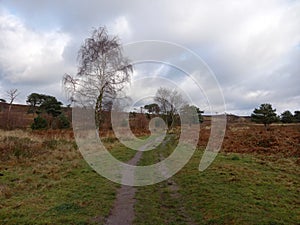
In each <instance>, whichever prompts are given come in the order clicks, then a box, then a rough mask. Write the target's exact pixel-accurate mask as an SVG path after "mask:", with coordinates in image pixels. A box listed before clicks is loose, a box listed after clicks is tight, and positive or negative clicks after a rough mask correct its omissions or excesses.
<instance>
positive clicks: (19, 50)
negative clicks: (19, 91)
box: [0, 12, 70, 84]
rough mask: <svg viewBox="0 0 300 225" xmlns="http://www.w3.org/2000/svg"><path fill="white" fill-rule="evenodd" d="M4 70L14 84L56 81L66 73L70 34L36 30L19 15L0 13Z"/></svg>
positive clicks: (0, 62)
mask: <svg viewBox="0 0 300 225" xmlns="http://www.w3.org/2000/svg"><path fill="white" fill-rule="evenodd" d="M0 33H1V35H0V46H1V48H0V69H1V73H2V75H1V76H2V79H4V80H6V81H8V82H10V83H13V84H18V83H32V84H35V83H50V84H51V83H53V82H57V79H58V78H59V77H61V76H62V74H63V73H64V68H65V66H66V65H64V59H63V57H62V54H63V51H64V47H65V45H66V44H67V43H68V41H69V39H70V38H69V37H68V35H66V34H64V33H63V32H60V31H59V30H50V31H47V32H38V31H34V30H32V29H30V28H28V27H26V25H25V24H24V22H23V21H21V20H20V19H19V18H18V17H16V16H14V15H11V14H9V13H7V12H2V13H1V14H0Z"/></svg>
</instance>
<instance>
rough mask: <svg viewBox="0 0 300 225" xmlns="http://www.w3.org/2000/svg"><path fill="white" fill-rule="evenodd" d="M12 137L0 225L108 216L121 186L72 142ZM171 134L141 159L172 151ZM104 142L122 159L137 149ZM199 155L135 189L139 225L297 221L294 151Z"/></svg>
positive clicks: (0, 176) (3, 171)
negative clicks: (205, 158) (287, 154)
mask: <svg viewBox="0 0 300 225" xmlns="http://www.w3.org/2000/svg"><path fill="white" fill-rule="evenodd" d="M18 135H20V134H18ZM10 136H12V137H4V138H2V139H1V138H0V139H1V140H0V141H1V142H0V151H1V149H2V150H5V149H9V151H8V150H7V151H6V152H5V151H4V153H5V154H8V155H7V157H4V158H3V160H2V161H0V224H103V223H104V221H105V218H107V216H108V214H109V212H110V210H111V208H112V206H113V203H114V200H115V198H116V191H117V189H118V188H119V187H120V185H118V184H115V183H113V182H110V181H108V180H107V179H105V178H103V177H101V176H100V175H99V174H97V173H96V172H95V171H94V170H93V169H92V168H91V167H89V166H88V165H87V163H86V162H85V161H84V160H83V159H82V157H81V155H80V153H79V150H77V149H76V145H75V143H74V141H71V140H60V139H43V138H32V137H31V136H28V135H27V136H26V135H25V136H19V137H18V138H14V134H10ZM144 138H145V137H144ZM167 140H170V142H167V141H165V143H164V144H162V145H160V146H159V147H158V149H156V150H152V151H147V152H144V153H143V157H142V159H141V161H140V162H139V164H140V165H150V164H153V163H155V162H159V161H161V156H164V157H167V156H168V155H170V153H171V152H172V151H173V147H172V146H173V145H174V143H175V144H176V140H175V137H174V136H170V139H167ZM103 141H104V142H105V145H106V147H107V148H108V149H110V151H111V153H112V155H114V156H115V157H116V158H118V159H119V160H121V161H123V162H126V161H127V160H129V159H130V158H132V157H133V155H134V154H135V153H136V151H133V150H129V149H127V148H125V147H123V146H122V145H121V144H119V143H118V142H116V141H115V140H111V139H107V140H103ZM13 143H17V145H13ZM4 153H3V154H2V155H1V156H4ZM202 154H203V150H201V149H197V150H196V152H195V154H194V156H193V157H192V159H191V160H190V161H189V163H188V164H187V165H186V166H185V167H184V168H183V169H182V170H181V171H180V172H179V173H177V174H176V175H175V176H173V177H172V178H171V179H169V180H168V181H164V182H161V183H159V184H155V185H150V186H145V187H138V188H137V189H138V190H137V193H136V200H137V201H136V205H135V211H136V216H135V221H134V223H135V224H298V223H299V221H300V217H299V215H300V208H299V206H300V201H299V194H300V193H299V190H300V176H299V175H300V169H299V164H297V163H296V161H297V159H296V158H280V157H278V156H276V155H269V156H266V155H254V154H251V155H250V154H237V153H234V154H225V153H220V154H218V156H217V158H216V160H215V161H214V162H213V164H212V165H211V166H210V167H209V168H208V169H207V170H205V171H204V172H199V171H198V166H199V162H200V159H201V156H202ZM4 159H5V160H4Z"/></svg>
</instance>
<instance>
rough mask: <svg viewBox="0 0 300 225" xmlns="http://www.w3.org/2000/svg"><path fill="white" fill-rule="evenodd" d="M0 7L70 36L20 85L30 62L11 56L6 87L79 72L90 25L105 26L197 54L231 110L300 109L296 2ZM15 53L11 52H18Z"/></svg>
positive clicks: (33, 25) (32, 0)
mask: <svg viewBox="0 0 300 225" xmlns="http://www.w3.org/2000/svg"><path fill="white" fill-rule="evenodd" d="M2 7H3V8H4V9H6V10H7V11H8V12H9V13H12V14H14V15H15V16H16V17H18V18H20V20H21V21H22V22H23V24H24V27H25V28H26V29H28V30H30V31H32V33H47V32H49V31H50V30H52V31H53V30H56V31H57V32H58V31H59V32H61V33H63V34H65V35H67V36H69V38H70V40H69V41H68V42H65V43H64V45H63V46H62V48H63V52H62V53H61V57H62V58H61V62H60V63H57V64H51V63H45V64H42V63H41V62H38V61H36V62H35V63H36V64H40V65H34V63H33V64H32V67H31V68H33V71H32V72H31V73H30V74H31V76H30V77H23V79H19V82H20V84H17V83H13V84H12V83H11V82H13V77H14V76H16V74H18V73H21V72H20V71H22V70H24V68H28V67H26V65H27V64H26V63H23V64H22V63H19V62H15V64H14V65H15V68H14V73H11V74H10V75H9V76H7V75H3V76H1V82H0V83H1V86H2V87H4V88H6V87H9V86H10V85H12V86H13V85H21V83H23V85H24V87H25V86H26V85H30V83H32V84H34V85H35V87H38V86H42V87H43V89H44V90H47V91H51V89H53V86H51V87H50V86H47V85H46V83H47V82H50V83H51V85H61V84H60V76H62V74H64V73H66V72H67V73H74V72H76V65H77V64H76V56H77V51H78V49H79V47H80V45H81V43H82V41H83V40H84V39H85V38H86V37H87V36H88V35H89V32H90V31H91V29H92V27H97V26H100V25H107V26H108V29H109V31H110V33H114V34H118V35H119V36H120V38H121V39H122V40H123V42H124V43H125V42H131V41H139V40H143V39H159V40H166V41H171V42H176V43H179V44H182V45H183V46H186V47H188V48H189V49H191V50H193V51H194V52H196V53H197V54H198V55H199V56H200V57H201V58H203V59H204V60H205V61H206V62H207V63H208V65H209V66H210V68H211V69H212V70H213V72H215V75H216V77H217V79H218V81H219V83H220V85H221V87H222V88H223V92H224V96H225V100H226V103H227V110H228V111H229V112H239V113H248V114H249V113H250V112H251V109H253V107H257V106H258V105H259V104H260V103H262V102H270V103H274V104H276V107H277V108H278V109H280V110H281V109H283V108H284V107H287V108H291V110H294V109H296V108H299V109H300V103H299V93H300V92H299V85H298V84H299V83H300V82H299V81H300V76H299V72H300V68H299V63H298V62H299V59H300V53H299V52H300V48H299V43H300V31H299V27H300V14H299V10H300V3H299V2H298V1H280V0H271V1H267V0H262V1H250V0H246V1H241V2H238V1H231V0H229V1H189V2H188V3H187V2H182V1H175V2H172V4H171V2H169V1H166V0H165V1H98V0H92V1H88V2H83V1H77V0H76V1H58V0H53V1H38V0H28V1H17V0H4V1H2ZM0 11H1V10H0ZM0 15H1V13H0ZM118 21H121V22H122V21H123V22H124V23H120V24H117V23H118ZM0 23H1V21H0ZM0 32H1V25H0ZM0 39H1V38H0ZM0 45H1V43H0ZM297 46H298V47H297ZM43 51H44V50H43ZM17 52H18V51H16V52H15V53H14V52H13V53H11V55H12V56H13V55H15V56H18V55H17V54H16V53H17ZM4 54H5V55H4ZM7 54H8V53H7V52H4V53H3V56H4V57H6V55H7ZM52 55H53V54H52ZM0 58H1V55H0ZM50 61H51V60H50ZM4 62H5V60H2V59H1V60H0V71H1V70H2V71H7V68H8V65H10V66H12V65H11V64H10V63H5V66H4ZM24 65H25V66H24ZM42 68H45V69H46V70H47V71H42V70H41V69H42ZM165 74H167V73H165ZM170 76H171V75H170ZM17 77H18V76H17ZM9 81H11V82H9ZM21 81H22V82H21ZM203 85H205V82H204V84H203ZM26 87H27V86H26ZM28 87H29V86H28ZM20 88H22V87H21V86H20ZM255 95H256V96H255ZM61 97H62V98H63V95H62V94H61ZM201 101H202V100H201Z"/></svg>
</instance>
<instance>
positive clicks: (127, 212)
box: [105, 138, 161, 225]
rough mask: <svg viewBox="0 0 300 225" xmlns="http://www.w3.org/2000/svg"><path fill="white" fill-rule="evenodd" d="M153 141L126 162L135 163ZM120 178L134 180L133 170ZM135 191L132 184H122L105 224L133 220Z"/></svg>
mask: <svg viewBox="0 0 300 225" xmlns="http://www.w3.org/2000/svg"><path fill="white" fill-rule="evenodd" d="M160 139H161V138H157V139H155V140H154V142H156V141H161V140H160ZM152 144H153V142H149V143H148V144H146V145H145V146H143V147H141V148H140V151H138V152H137V153H136V154H135V156H134V157H133V158H132V159H130V160H129V161H128V162H127V164H130V165H137V163H138V162H139V160H140V159H141V157H142V154H143V150H144V149H146V148H147V147H148V146H150V145H152ZM122 180H127V181H128V180H132V181H133V180H134V171H133V172H132V173H125V172H123V174H122ZM135 192H136V188H135V187H133V186H127V185H122V186H121V188H120V189H119V190H118V192H117V197H116V200H115V203H114V207H113V209H112V211H111V213H110V215H109V217H108V218H107V220H106V223H105V224H106V225H120V224H122V225H131V224H132V222H133V220H134V204H135V198H134V197H135Z"/></svg>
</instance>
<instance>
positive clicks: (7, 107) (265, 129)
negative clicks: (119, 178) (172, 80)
mask: <svg viewBox="0 0 300 225" xmlns="http://www.w3.org/2000/svg"><path fill="white" fill-rule="evenodd" d="M78 56H79V57H78V58H79V70H78V71H79V72H78V73H77V74H75V75H74V76H72V75H69V74H66V75H65V76H64V78H63V81H64V85H65V88H66V91H67V92H68V94H69V97H70V99H69V100H70V101H71V103H72V104H73V105H76V106H84V107H92V109H93V110H94V113H95V124H96V126H95V127H97V129H98V131H99V136H100V139H101V142H102V143H103V144H104V146H105V148H106V149H107V150H108V151H109V152H110V153H111V154H112V155H113V156H114V157H115V158H117V159H119V160H120V161H122V162H125V163H126V162H128V160H130V159H132V158H133V157H134V156H135V155H136V151H135V150H132V149H130V148H127V147H126V146H124V144H122V143H121V142H120V140H119V139H118V138H117V137H116V136H115V134H114V132H113V129H112V124H111V120H110V112H111V111H112V110H113V104H112V103H113V100H115V99H126V98H127V96H126V95H125V94H124V92H123V88H124V85H125V84H126V83H127V82H128V81H129V80H130V75H131V73H132V66H131V65H130V64H129V63H128V60H127V59H126V58H124V57H123V55H122V52H121V45H120V41H119V39H118V38H117V37H110V36H109V35H108V34H107V30H106V29H105V28H98V29H95V30H94V32H93V33H92V35H91V37H90V38H87V39H86V40H85V42H84V44H83V45H82V47H81V48H80V50H79V55H78ZM18 93H19V92H18V90H16V89H12V90H10V91H8V92H7V96H6V97H5V96H0V97H1V99H0V224H105V223H107V218H108V217H109V215H110V214H112V209H113V208H114V203H115V200H116V198H117V196H118V193H120V192H119V190H120V185H119V184H116V183H113V182H111V181H109V180H108V179H106V178H104V177H102V176H100V175H99V174H98V173H96V171H95V170H94V169H93V168H92V167H91V166H90V165H89V164H88V163H87V162H86V161H85V160H84V159H83V157H82V155H81V154H80V149H78V146H77V144H76V141H75V138H74V133H73V130H72V122H71V121H72V107H71V106H70V105H69V106H65V107H64V106H63V104H62V103H61V102H60V101H59V100H58V99H56V97H54V96H50V95H47V94H44V93H43V94H39V93H31V94H30V95H28V97H27V101H26V103H27V105H16V104H13V102H14V100H15V98H16V96H17V95H18ZM119 109H120V108H119ZM119 109H118V110H119ZM191 112H192V113H191ZM204 113H205V112H203V111H202V110H201V109H199V107H198V106H195V105H190V104H187V103H186V102H185V100H184V99H183V98H182V96H181V94H180V93H179V92H177V91H175V90H171V89H168V88H166V87H158V89H157V92H156V95H155V97H154V98H153V102H149V103H148V104H146V105H144V106H140V108H138V109H136V110H134V111H132V112H128V114H129V119H128V121H121V122H124V126H126V125H127V123H128V125H129V127H130V128H131V130H132V131H133V133H134V134H135V135H136V136H137V137H139V138H141V139H145V138H146V137H148V136H149V134H150V130H149V121H151V119H152V118H153V117H160V118H161V119H162V120H164V121H165V124H166V126H167V129H166V133H167V135H166V138H165V139H164V140H163V141H162V143H161V144H160V145H158V146H157V147H156V148H155V149H153V150H151V151H145V152H142V154H141V159H140V161H139V162H138V165H140V166H146V165H152V164H155V163H157V162H159V161H161V160H163V159H164V158H166V157H168V156H169V155H171V154H172V152H173V151H174V149H175V148H176V145H177V143H178V141H179V138H180V135H181V134H180V131H181V126H182V125H183V124H185V125H186V124H187V125H189V127H190V132H193V126H195V124H198V125H200V127H201V129H200V132H198V131H197V133H196V137H199V139H198V140H196V141H198V142H197V143H196V145H197V146H196V151H195V154H194V155H193V156H192V158H191V160H190V161H189V162H188V163H187V164H186V165H185V167H184V168H183V169H182V170H180V171H179V172H178V173H177V174H175V175H174V176H173V177H171V178H169V179H167V180H166V181H163V182H160V183H158V184H154V185H149V186H144V187H138V188H136V189H135V192H134V199H133V200H132V201H131V202H130V204H133V208H134V213H133V215H131V216H132V217H133V218H132V221H133V224H137V225H138V224H299V221H300V216H299V215H300V207H299V205H300V202H299V190H300V169H299V168H300V166H299V165H300V111H295V112H294V114H293V113H291V112H290V111H288V110H287V111H285V112H283V113H282V114H281V115H277V114H276V109H273V107H272V105H271V104H269V103H265V104H261V105H260V106H259V107H258V108H256V109H254V111H253V113H252V114H251V116H248V117H239V116H235V115H227V125H226V134H225V137H224V140H223V144H222V148H221V151H220V153H219V154H218V156H217V157H216V160H215V161H214V162H213V163H212V164H211V165H210V166H209V167H208V169H207V170H205V171H202V172H199V170H198V166H199V161H200V159H201V156H202V155H203V152H204V149H205V147H206V146H207V143H208V140H209V137H210V135H211V115H205V114H204ZM179 116H180V117H181V119H179ZM94 133H96V132H94Z"/></svg>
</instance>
